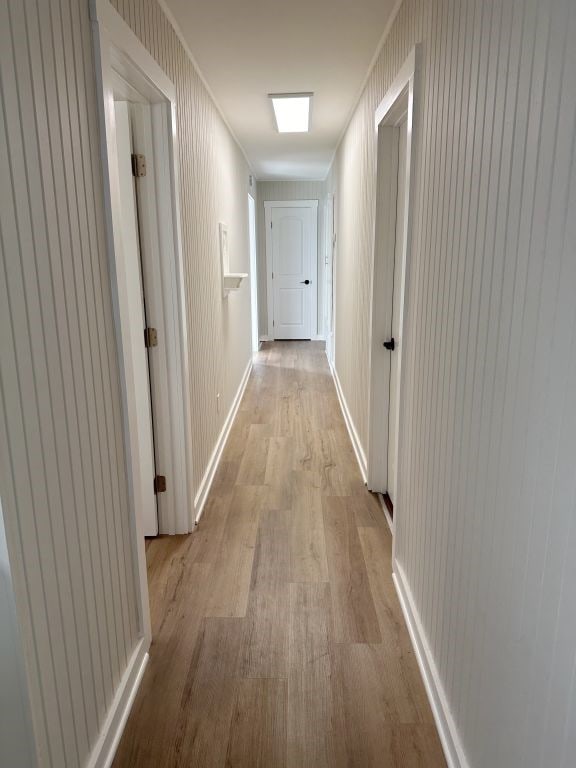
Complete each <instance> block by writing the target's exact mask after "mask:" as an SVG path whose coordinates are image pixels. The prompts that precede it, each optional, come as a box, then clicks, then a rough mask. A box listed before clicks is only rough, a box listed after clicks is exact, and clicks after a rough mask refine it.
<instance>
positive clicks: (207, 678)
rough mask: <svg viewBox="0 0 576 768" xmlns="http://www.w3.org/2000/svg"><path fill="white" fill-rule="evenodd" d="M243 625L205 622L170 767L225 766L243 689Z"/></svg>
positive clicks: (168, 757)
mask: <svg viewBox="0 0 576 768" xmlns="http://www.w3.org/2000/svg"><path fill="white" fill-rule="evenodd" d="M242 625H243V620H242V619H222V618H208V619H204V621H203V624H202V630H201V632H200V634H199V636H198V639H197V641H196V645H195V647H194V649H193V650H192V653H191V660H190V665H189V669H188V673H187V675H186V679H185V685H184V689H183V691H182V695H181V698H180V705H179V715H178V717H177V719H176V720H175V722H174V736H173V738H172V740H171V742H170V744H169V745H168V746H169V749H168V752H167V754H166V756H165V761H166V763H165V764H166V765H171V766H172V765H173V766H179V767H180V766H182V768H184V766H191V765H198V766H205V767H206V768H219V767H220V766H222V765H223V764H224V761H225V759H226V754H227V749H228V739H229V735H230V728H231V722H232V716H233V712H234V702H235V700H236V692H237V685H238V678H237V675H238V671H239V654H240V643H241V639H242Z"/></svg>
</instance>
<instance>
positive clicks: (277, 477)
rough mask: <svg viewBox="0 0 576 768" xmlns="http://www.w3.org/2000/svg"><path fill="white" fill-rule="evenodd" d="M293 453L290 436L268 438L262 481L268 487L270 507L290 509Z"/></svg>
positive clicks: (292, 441)
mask: <svg viewBox="0 0 576 768" xmlns="http://www.w3.org/2000/svg"><path fill="white" fill-rule="evenodd" d="M293 454H294V440H293V438H292V437H271V438H270V441H269V444H268V456H267V460H266V471H265V475H264V483H265V485H267V486H268V488H269V489H270V491H269V494H268V505H269V508H270V509H291V507H292V488H293V482H292V472H291V468H292V461H293Z"/></svg>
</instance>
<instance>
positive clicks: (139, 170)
mask: <svg viewBox="0 0 576 768" xmlns="http://www.w3.org/2000/svg"><path fill="white" fill-rule="evenodd" d="M132 176H136V177H138V176H146V155H132Z"/></svg>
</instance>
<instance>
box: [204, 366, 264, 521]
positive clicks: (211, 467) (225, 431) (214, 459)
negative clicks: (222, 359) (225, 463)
mask: <svg viewBox="0 0 576 768" xmlns="http://www.w3.org/2000/svg"><path fill="white" fill-rule="evenodd" d="M251 371H252V358H250V360H249V362H248V365H247V366H246V370H245V371H244V375H243V376H242V380H241V382H240V386H239V387H238V390H237V391H236V395H235V396H234V400H233V401H232V406H231V407H230V410H229V411H228V415H227V416H226V421H225V422H224V426H223V427H222V430H221V432H220V434H219V436H218V440H217V441H216V445H215V446H214V450H213V451H212V454H211V456H210V461H209V462H208V466H207V467H206V471H205V472H204V477H203V478H202V482H201V483H200V488H199V489H198V493H197V494H196V498H195V499H194V508H195V510H196V525H198V522H199V520H200V518H201V517H202V512H203V511H204V505H205V504H206V499H207V498H208V494H209V493H210V488H211V487H212V482H213V480H214V475H215V474H216V470H217V469H218V464H219V463H220V459H221V458H222V451H223V450H224V446H225V445H226V441H227V440H228V435H229V434H230V430H231V428H232V424H233V423H234V419H235V417H236V414H237V412H238V408H239V407H240V403H241V402H242V397H243V395H244V390H245V389H246V385H247V384H248V379H249V378H250V373H251Z"/></svg>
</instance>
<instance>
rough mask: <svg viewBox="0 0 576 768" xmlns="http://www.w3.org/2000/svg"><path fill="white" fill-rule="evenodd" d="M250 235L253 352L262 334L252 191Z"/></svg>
mask: <svg viewBox="0 0 576 768" xmlns="http://www.w3.org/2000/svg"><path fill="white" fill-rule="evenodd" d="M248 236H249V243H250V312H251V318H250V321H251V325H250V331H251V334H252V352H258V349H259V348H260V334H259V332H258V328H259V325H258V253H257V234H256V200H255V198H254V195H253V194H252V193H251V192H248Z"/></svg>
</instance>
